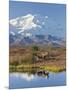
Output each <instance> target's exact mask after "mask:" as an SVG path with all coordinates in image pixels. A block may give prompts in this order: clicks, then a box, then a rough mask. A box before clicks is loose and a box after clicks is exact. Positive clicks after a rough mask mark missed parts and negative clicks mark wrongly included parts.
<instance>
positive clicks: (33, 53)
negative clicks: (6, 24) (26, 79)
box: [9, 45, 66, 72]
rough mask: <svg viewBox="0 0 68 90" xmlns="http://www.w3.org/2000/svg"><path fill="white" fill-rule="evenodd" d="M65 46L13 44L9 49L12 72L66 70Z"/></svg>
mask: <svg viewBox="0 0 68 90" xmlns="http://www.w3.org/2000/svg"><path fill="white" fill-rule="evenodd" d="M65 61H66V49H65V47H61V48H59V47H46V46H43V47H42V46H37V45H32V46H24V47H22V46H18V47H17V46H13V47H10V50H9V66H10V67H9V70H10V72H14V71H17V72H25V71H29V70H37V69H39V70H49V71H52V72H60V71H63V70H66V62H65Z"/></svg>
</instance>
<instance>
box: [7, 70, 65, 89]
mask: <svg viewBox="0 0 68 90" xmlns="http://www.w3.org/2000/svg"><path fill="white" fill-rule="evenodd" d="M64 85H66V72H65V71H63V72H59V73H53V72H49V74H48V75H44V74H28V73H17V72H15V73H10V75H9V88H10V89H18V88H34V87H49V86H64Z"/></svg>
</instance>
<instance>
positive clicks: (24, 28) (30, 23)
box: [9, 14, 65, 47]
mask: <svg viewBox="0 0 68 90" xmlns="http://www.w3.org/2000/svg"><path fill="white" fill-rule="evenodd" d="M47 20H48V16H45V20H44V19H43V18H41V17H37V16H33V15H32V14H28V15H25V16H21V17H17V18H15V19H12V20H10V24H9V44H10V45H11V46H12V45H19V46H24V45H32V44H36V45H52V46H54V47H61V46H65V41H64V40H63V39H62V38H59V37H57V36H55V35H53V34H46V33H45V30H46V29H47V28H46V27H45V26H46V25H47V24H49V23H48V21H47ZM51 30H52V28H51Z"/></svg>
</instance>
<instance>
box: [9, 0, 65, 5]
mask: <svg viewBox="0 0 68 90" xmlns="http://www.w3.org/2000/svg"><path fill="white" fill-rule="evenodd" d="M10 1H28V2H45V3H58V4H60V3H62V4H66V0H10Z"/></svg>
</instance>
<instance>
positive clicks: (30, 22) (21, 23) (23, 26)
mask: <svg viewBox="0 0 68 90" xmlns="http://www.w3.org/2000/svg"><path fill="white" fill-rule="evenodd" d="M34 18H35V17H34V16H33V15H32V14H27V15H25V16H21V17H18V18H15V19H12V20H10V24H11V25H13V26H14V27H16V28H18V30H21V31H20V32H24V31H25V30H30V29H33V28H36V27H38V28H41V26H40V25H38V24H36V23H35V22H34Z"/></svg>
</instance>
